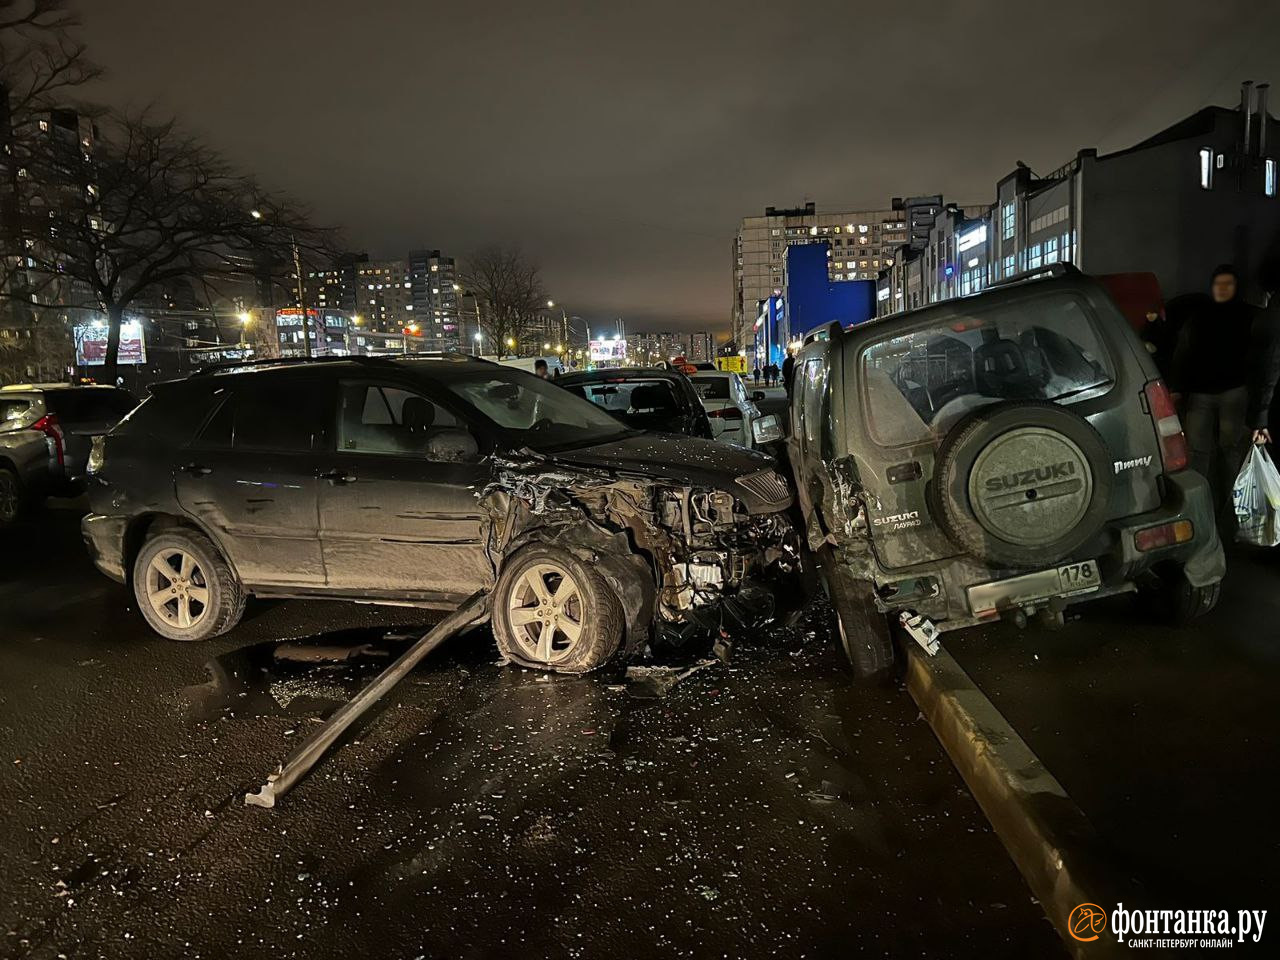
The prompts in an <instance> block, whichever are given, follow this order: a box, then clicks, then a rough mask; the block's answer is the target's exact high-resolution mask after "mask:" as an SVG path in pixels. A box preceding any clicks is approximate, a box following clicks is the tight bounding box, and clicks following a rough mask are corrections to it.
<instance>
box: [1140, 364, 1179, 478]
mask: <svg viewBox="0 0 1280 960" xmlns="http://www.w3.org/2000/svg"><path fill="white" fill-rule="evenodd" d="M1143 392H1144V393H1145V394H1146V396H1147V408H1148V409H1149V410H1150V411H1151V419H1152V420H1153V421H1154V422H1155V425H1156V436H1157V437H1159V439H1160V460H1161V461H1162V462H1163V463H1164V471H1165V473H1174V472H1176V471H1178V470H1185V469H1186V468H1187V435H1186V434H1185V433H1183V432H1182V421H1181V420H1179V419H1178V410H1177V408H1176V407H1175V406H1174V405H1173V395H1172V394H1171V393H1169V388H1168V387H1166V386H1165V385H1164V381H1163V380H1152V381H1151V382H1150V383H1148V384H1147V386H1146V388H1145V390H1144V391H1143Z"/></svg>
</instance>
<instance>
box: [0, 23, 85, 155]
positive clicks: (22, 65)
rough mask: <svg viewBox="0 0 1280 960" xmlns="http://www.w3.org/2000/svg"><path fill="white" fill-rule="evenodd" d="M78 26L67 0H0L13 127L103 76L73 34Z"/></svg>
mask: <svg viewBox="0 0 1280 960" xmlns="http://www.w3.org/2000/svg"><path fill="white" fill-rule="evenodd" d="M79 25H80V18H79V17H78V16H77V15H76V14H75V13H73V12H72V11H70V10H69V9H68V6H67V3H66V0H0V93H3V95H4V96H5V98H6V99H7V107H8V115H9V122H10V125H11V126H12V127H13V128H15V130H20V128H21V127H22V126H23V125H24V124H25V123H26V122H27V121H28V120H29V119H30V117H31V116H32V114H33V113H35V112H39V111H44V110H48V109H50V108H51V107H55V106H65V105H66V101H67V100H68V98H69V96H70V94H71V91H72V89H73V88H75V87H79V86H81V85H82V84H85V83H87V82H89V81H90V80H93V79H94V78H96V77H98V76H99V75H100V74H101V72H102V71H101V68H100V67H98V66H97V64H95V63H93V62H92V61H90V60H89V59H88V57H87V56H86V55H85V48H84V45H83V44H82V43H79V42H78V41H76V40H75V39H74V38H73V37H72V31H73V30H74V28H75V27H78V26H79Z"/></svg>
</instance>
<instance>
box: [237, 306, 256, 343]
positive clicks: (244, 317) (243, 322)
mask: <svg viewBox="0 0 1280 960" xmlns="http://www.w3.org/2000/svg"><path fill="white" fill-rule="evenodd" d="M238 319H239V320H240V348H241V349H244V347H245V330H246V329H247V328H248V326H249V324H250V323H252V322H253V317H251V316H250V315H249V313H248V312H247V311H244V310H242V311H240V314H239V317H238Z"/></svg>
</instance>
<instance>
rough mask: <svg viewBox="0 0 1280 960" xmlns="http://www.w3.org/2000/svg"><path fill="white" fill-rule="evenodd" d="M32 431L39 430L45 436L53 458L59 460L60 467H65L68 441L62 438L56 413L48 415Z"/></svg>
mask: <svg viewBox="0 0 1280 960" xmlns="http://www.w3.org/2000/svg"><path fill="white" fill-rule="evenodd" d="M31 429H32V430H39V431H40V432H41V433H43V434H44V435H45V439H46V440H48V441H49V444H50V450H51V451H52V454H53V456H55V457H56V458H57V460H58V466H59V467H62V466H65V465H66V441H65V440H64V439H63V436H62V427H60V426H59V425H58V415H57V414H56V413H46V414H45V415H44V416H43V417H41V418H40V419H39V420H37V421H36V422H35V423H33V424H32V425H31Z"/></svg>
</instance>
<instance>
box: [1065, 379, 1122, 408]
mask: <svg viewBox="0 0 1280 960" xmlns="http://www.w3.org/2000/svg"><path fill="white" fill-rule="evenodd" d="M1114 384H1115V381H1114V380H1112V379H1110V378H1108V379H1106V380H1099V381H1098V382H1097V383H1094V384H1091V385H1090V386H1087V387H1079V388H1077V389H1075V390H1068V391H1067V392H1066V393H1060V394H1058V395H1057V396H1056V397H1054V398H1053V402H1054V403H1060V402H1061V401H1063V400H1069V399H1070V398H1071V397H1078V396H1079V395H1080V394H1082V393H1088V392H1089V391H1090V390H1097V389H1098V388H1099V387H1110V386H1113V385H1114Z"/></svg>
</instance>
